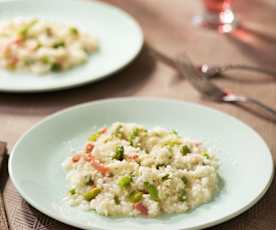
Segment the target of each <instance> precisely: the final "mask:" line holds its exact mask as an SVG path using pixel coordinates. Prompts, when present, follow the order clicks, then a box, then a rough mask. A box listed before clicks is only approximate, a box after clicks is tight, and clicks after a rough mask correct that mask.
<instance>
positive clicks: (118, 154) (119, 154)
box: [113, 145, 124, 161]
mask: <svg viewBox="0 0 276 230" xmlns="http://www.w3.org/2000/svg"><path fill="white" fill-rule="evenodd" d="M113 159H116V160H119V161H122V160H123V159H124V146H122V145H117V146H116V148H115V154H114V156H113Z"/></svg>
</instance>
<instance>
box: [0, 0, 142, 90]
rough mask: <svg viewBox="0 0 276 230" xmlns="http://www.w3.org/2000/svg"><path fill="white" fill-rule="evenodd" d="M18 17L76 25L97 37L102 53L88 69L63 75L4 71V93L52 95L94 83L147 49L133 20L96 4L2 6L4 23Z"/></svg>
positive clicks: (38, 1) (35, 1) (61, 1)
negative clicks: (144, 47) (43, 93)
mask: <svg viewBox="0 0 276 230" xmlns="http://www.w3.org/2000/svg"><path fill="white" fill-rule="evenodd" d="M18 16H20V17H39V18H43V19H47V20H49V21H53V22H57V23H66V24H73V25H76V26H78V27H79V28H80V29H81V30H83V31H86V32H88V33H90V34H91V35H92V36H93V35H94V36H95V37H96V38H97V39H98V42H99V47H100V49H99V51H98V52H97V53H96V54H94V55H91V56H90V58H89V61H88V62H87V63H85V64H84V65H80V66H78V67H75V68H73V69H71V70H68V71H66V72H62V73H50V74H47V75H43V76H37V75H34V74H30V73H22V72H21V73H20V72H17V73H14V72H9V71H6V70H3V69H0V91H7V92H38V91H51V90H58V89H64V88H70V87H74V86H78V85H82V84H85V83H88V82H94V81H97V80H100V79H102V78H104V77H106V76H109V75H110V74H112V73H114V72H116V71H118V70H120V69H121V68H123V67H124V66H126V65H127V64H128V63H129V62H130V61H132V60H133V59H134V58H135V56H136V55H137V54H138V53H139V51H140V50H141V47H142V45H143V34H142V31H141V29H140V27H139V25H138V24H137V23H136V22H135V20H134V19H133V18H132V17H130V16H129V15H128V14H127V13H125V12H123V11H122V10H120V9H118V8H116V7H113V6H111V5H108V4H105V3H102V2H98V1H95V0H11V1H4V2H0V20H8V19H12V18H14V17H18Z"/></svg>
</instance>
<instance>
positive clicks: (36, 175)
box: [9, 98, 273, 230]
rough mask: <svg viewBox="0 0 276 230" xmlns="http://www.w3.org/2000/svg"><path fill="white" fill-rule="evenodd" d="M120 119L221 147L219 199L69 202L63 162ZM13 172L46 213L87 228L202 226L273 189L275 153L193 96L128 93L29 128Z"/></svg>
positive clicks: (28, 196)
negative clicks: (111, 210) (130, 211)
mask: <svg viewBox="0 0 276 230" xmlns="http://www.w3.org/2000/svg"><path fill="white" fill-rule="evenodd" d="M115 121H122V122H137V123H140V124H143V125H145V126H146V127H155V126H161V127H166V128H170V129H176V130H178V132H179V133H180V135H183V136H188V137H191V138H196V139H199V140H203V141H205V142H206V144H207V145H209V146H211V147H213V148H214V149H216V155H217V156H218V158H219V159H220V165H221V166H220V175H221V176H222V178H223V180H224V183H225V184H224V187H223V189H222V191H221V193H220V194H219V195H218V196H217V198H216V199H215V200H214V201H212V202H210V203H208V204H205V205H202V206H200V207H198V208H196V209H194V210H193V211H191V212H189V213H187V214H176V215H169V216H162V217H160V218H155V219H150V218H142V217H140V218H110V217H103V216H99V215H97V214H96V213H94V212H85V211H81V210H80V209H78V208H73V207H68V206H67V205H66V204H64V203H63V202H62V198H63V196H64V194H65V193H66V191H67V187H66V182H65V175H64V172H63V169H62V167H61V163H62V161H63V160H64V159H65V158H66V157H67V156H69V155H71V151H72V148H74V149H78V148H80V147H81V146H82V145H83V144H84V143H85V141H86V139H87V137H88V135H89V134H90V133H91V132H92V131H95V130H94V129H95V128H99V127H102V126H104V125H110V124H111V123H113V122H115ZM9 173H10V176H11V179H12V181H13V183H14V184H15V186H16V188H17V190H18V191H19V193H20V194H21V195H22V196H23V197H24V198H25V199H26V200H27V201H28V202H29V203H30V204H31V205H32V206H34V207H35V208H37V209H38V210H40V211H41V212H43V213H45V214H47V215H49V216H51V217H53V218H55V219H57V220H59V221H61V222H64V223H67V224H70V225H73V226H76V227H80V228H85V229H94V230H99V229H108V230H129V229H132V230H144V229H151V230H160V229H170V230H175V229H199V228H203V227H208V226H212V225H215V224H218V223H220V222H223V221H226V220H228V219H230V218H232V217H234V216H236V215H238V214H240V213H241V212H243V211H245V210H246V209H248V208H249V207H251V206H252V205H253V204H255V203H256V202H257V201H258V200H259V199H260V198H261V197H262V196H263V195H264V193H265V192H266V190H267V189H268V187H269V185H270V183H271V180H272V175H273V163H272V157H271V154H270V152H269V149H268V148H267V146H266V144H265V143H264V141H263V140H262V138H261V137H260V136H259V135H258V134H257V133H256V132H255V131H254V130H252V129H251V128H249V127H248V126H246V125H245V124H243V123H242V122H240V121H239V120H237V119H235V118H233V117H231V116H229V115H227V114H224V113H221V112H218V111H215V110H212V109H209V108H206V107H203V106H200V105H196V104H192V103H184V102H179V101H171V100H158V99H138V98H125V99H116V100H103V101H98V102H94V103H87V104H83V105H80V106H76V107H73V108H70V109H67V110H65V111H62V112H59V113H57V114H54V115H52V116H50V117H48V118H47V119H45V120H44V121H42V122H41V123H40V124H38V125H36V126H35V127H34V128H32V129H31V130H30V131H29V132H28V133H27V134H25V135H24V137H22V138H21V139H20V140H19V142H18V143H17V144H16V146H15V147H14V149H13V151H12V154H11V157H10V160H9Z"/></svg>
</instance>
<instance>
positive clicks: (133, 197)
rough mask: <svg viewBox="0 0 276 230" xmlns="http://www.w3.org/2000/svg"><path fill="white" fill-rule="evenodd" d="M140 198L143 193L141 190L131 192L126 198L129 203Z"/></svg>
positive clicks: (135, 201)
mask: <svg viewBox="0 0 276 230" xmlns="http://www.w3.org/2000/svg"><path fill="white" fill-rule="evenodd" d="M142 198H143V193H142V192H137V191H133V192H131V193H130V194H129V196H128V200H129V202H131V203H137V202H139V201H140V200H142Z"/></svg>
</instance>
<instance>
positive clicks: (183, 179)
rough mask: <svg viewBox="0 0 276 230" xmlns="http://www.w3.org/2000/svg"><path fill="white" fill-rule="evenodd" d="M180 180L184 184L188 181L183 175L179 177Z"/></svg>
mask: <svg viewBox="0 0 276 230" xmlns="http://www.w3.org/2000/svg"><path fill="white" fill-rule="evenodd" d="M181 180H182V182H183V183H184V184H187V183H188V180H187V178H186V177H185V176H183V177H181Z"/></svg>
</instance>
